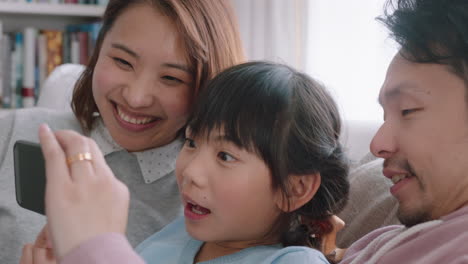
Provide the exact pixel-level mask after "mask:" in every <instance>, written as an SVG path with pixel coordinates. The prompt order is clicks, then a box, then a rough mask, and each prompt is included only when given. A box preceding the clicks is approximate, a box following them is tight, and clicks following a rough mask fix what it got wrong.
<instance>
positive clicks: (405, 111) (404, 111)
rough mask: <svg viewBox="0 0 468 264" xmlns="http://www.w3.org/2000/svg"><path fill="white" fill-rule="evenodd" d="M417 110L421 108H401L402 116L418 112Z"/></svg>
mask: <svg viewBox="0 0 468 264" xmlns="http://www.w3.org/2000/svg"><path fill="white" fill-rule="evenodd" d="M417 110H419V109H418V108H411V109H403V110H401V115H402V116H407V115H409V114H411V113H414V112H416V111H417Z"/></svg>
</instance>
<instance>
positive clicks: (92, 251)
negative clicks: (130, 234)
mask: <svg viewBox="0 0 468 264" xmlns="http://www.w3.org/2000/svg"><path fill="white" fill-rule="evenodd" d="M83 263H86V264H101V263H113V264H120V263H122V264H123V263H125V264H130V263H131V264H144V263H145V262H144V261H143V260H142V259H141V258H140V256H138V254H137V253H136V252H135V251H134V250H133V248H132V246H131V245H130V244H129V243H128V241H127V239H126V238H125V236H123V235H122V234H117V233H106V234H102V235H99V236H96V237H94V238H92V239H90V240H88V241H86V242H84V243H82V244H81V245H79V246H78V247H76V248H74V249H73V250H72V251H71V252H69V253H68V254H67V255H65V256H64V257H63V259H62V260H61V261H60V264H83Z"/></svg>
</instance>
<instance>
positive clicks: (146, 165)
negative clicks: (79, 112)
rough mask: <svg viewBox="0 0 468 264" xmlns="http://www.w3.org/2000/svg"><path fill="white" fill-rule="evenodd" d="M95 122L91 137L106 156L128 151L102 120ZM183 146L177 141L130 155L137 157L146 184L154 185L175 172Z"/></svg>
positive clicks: (181, 142) (180, 141) (179, 140)
mask: <svg viewBox="0 0 468 264" xmlns="http://www.w3.org/2000/svg"><path fill="white" fill-rule="evenodd" d="M95 122H96V125H95V127H94V128H93V130H92V131H91V134H90V137H91V138H92V139H93V140H94V141H96V143H97V145H98V146H99V147H100V149H101V151H102V153H103V155H104V156H106V155H108V154H111V153H114V152H117V151H126V150H125V149H123V148H122V147H121V146H120V145H119V144H117V143H116V142H115V141H114V139H113V138H112V136H111V135H110V133H109V130H107V128H106V127H105V126H104V123H103V122H102V119H101V118H99V119H98V120H96V121H95ZM182 144H183V141H182V140H181V139H176V140H174V141H172V142H171V143H169V144H167V145H165V146H161V147H158V148H152V149H148V150H144V151H140V152H131V153H130V154H133V155H135V156H136V158H137V160H138V164H139V166H140V170H141V173H142V176H143V180H144V182H145V183H147V184H150V183H153V182H154V181H156V180H158V179H160V178H161V177H163V176H165V175H167V174H169V173H171V172H172V171H174V170H175V163H176V158H177V155H178V154H179V151H180V149H181V148H182Z"/></svg>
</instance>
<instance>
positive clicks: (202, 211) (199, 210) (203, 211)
mask: <svg viewBox="0 0 468 264" xmlns="http://www.w3.org/2000/svg"><path fill="white" fill-rule="evenodd" d="M190 210H191V211H192V212H194V213H196V214H198V215H206V214H209V213H210V210H209V209H207V208H204V207H201V206H199V205H196V204H190Z"/></svg>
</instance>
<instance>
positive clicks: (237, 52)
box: [71, 0, 245, 131]
mask: <svg viewBox="0 0 468 264" xmlns="http://www.w3.org/2000/svg"><path fill="white" fill-rule="evenodd" d="M137 4H147V5H148V7H149V8H150V7H153V8H154V9H155V10H157V11H158V12H160V13H162V14H163V15H166V16H168V17H170V18H172V19H174V21H175V24H176V25H177V27H178V29H179V32H180V34H181V35H182V39H183V40H184V44H185V48H186V49H187V54H189V56H190V57H189V58H188V60H189V62H190V64H191V67H192V69H191V70H192V71H193V76H194V80H193V85H194V87H193V89H194V95H197V94H198V90H199V87H202V86H204V84H205V82H206V81H208V80H209V79H211V78H213V76H214V75H216V74H217V73H219V72H221V71H222V70H224V69H225V68H227V67H230V66H232V65H235V64H238V63H241V62H243V61H245V57H244V51H243V48H242V43H241V39H240V34H239V31H238V26H237V20H236V17H235V13H234V9H233V8H232V6H231V5H230V2H229V0H216V1H213V0H196V1H194V0H110V1H109V3H108V5H107V8H106V10H105V12H104V15H103V19H102V27H101V30H100V32H99V36H98V39H97V41H96V47H95V49H94V51H93V54H92V56H91V58H90V60H89V62H88V65H87V66H86V68H85V70H84V72H83V73H82V75H81V76H80V78H79V80H78V82H77V84H76V85H75V89H74V91H73V98H72V103H71V106H72V109H73V112H74V113H75V115H76V117H77V119H78V121H79V122H80V124H81V126H82V127H83V129H84V130H85V131H89V130H91V129H92V125H93V123H94V119H95V118H94V113H95V112H98V108H97V106H96V102H95V101H94V97H93V93H92V79H93V72H94V68H95V67H96V63H97V60H98V58H99V53H100V50H101V47H102V43H103V41H104V38H105V37H106V35H107V33H108V32H109V30H111V28H112V26H113V25H114V23H115V21H116V20H117V19H118V18H119V16H120V15H121V14H122V13H123V12H125V10H127V9H128V8H129V7H131V6H134V5H137ZM155 48H157V45H156V44H155ZM194 99H195V98H194Z"/></svg>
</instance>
